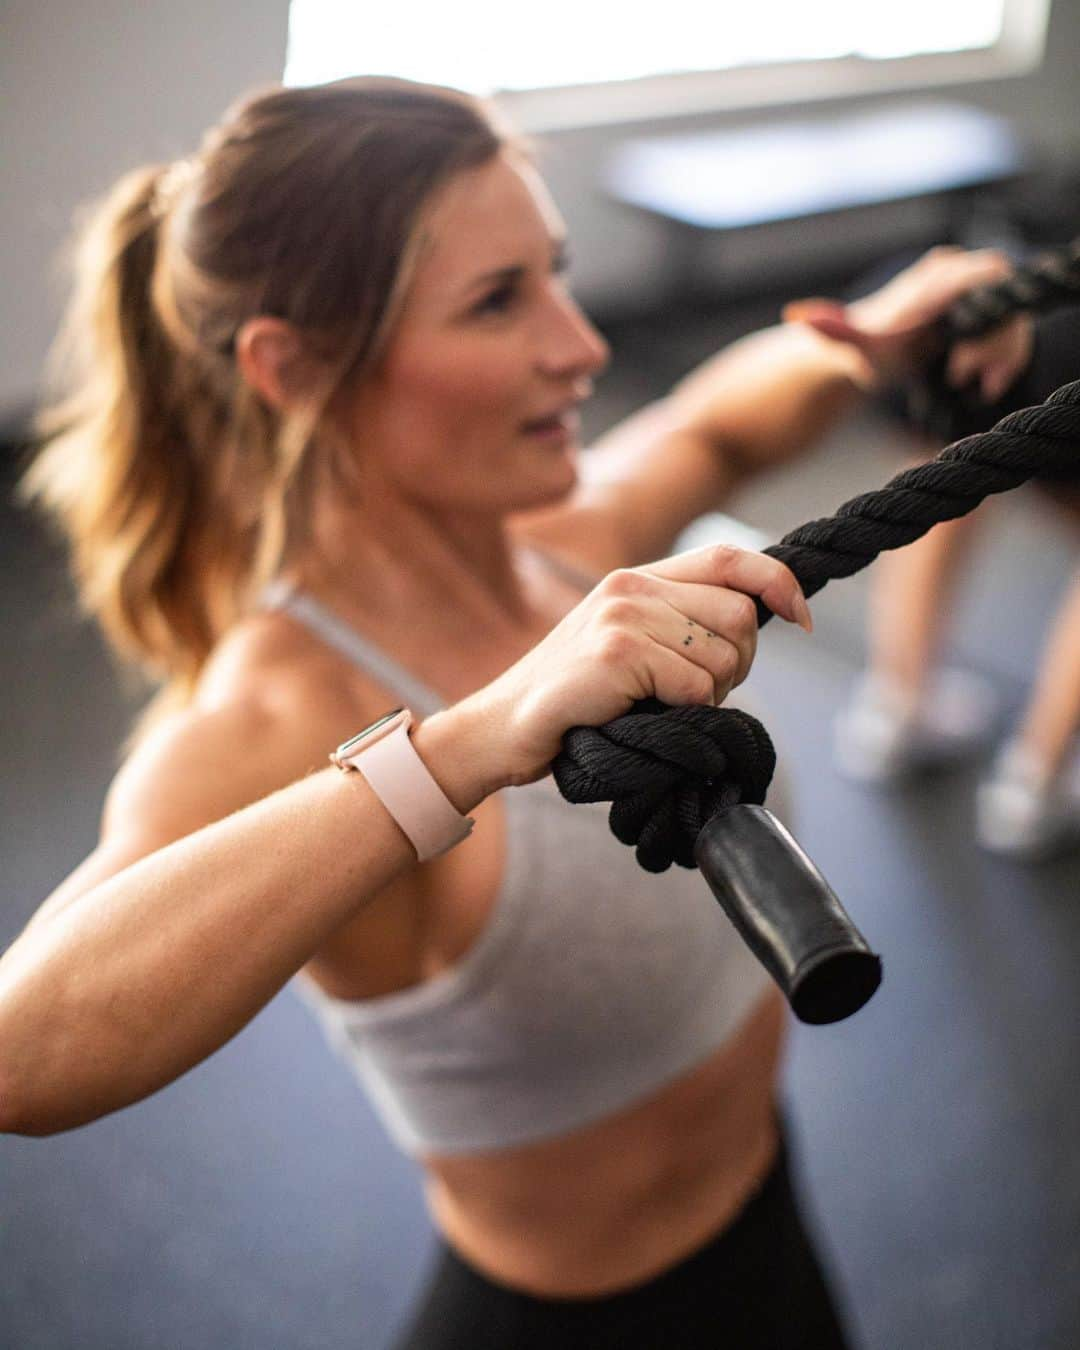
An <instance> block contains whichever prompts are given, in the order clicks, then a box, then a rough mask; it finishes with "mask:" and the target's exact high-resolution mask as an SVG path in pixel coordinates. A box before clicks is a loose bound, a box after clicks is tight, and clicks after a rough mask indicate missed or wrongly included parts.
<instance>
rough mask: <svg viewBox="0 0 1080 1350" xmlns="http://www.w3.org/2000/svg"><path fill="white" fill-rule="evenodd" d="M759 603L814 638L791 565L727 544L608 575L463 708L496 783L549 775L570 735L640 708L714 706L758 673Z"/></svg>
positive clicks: (527, 779) (520, 782)
mask: <svg viewBox="0 0 1080 1350" xmlns="http://www.w3.org/2000/svg"><path fill="white" fill-rule="evenodd" d="M755 596H760V597H761V599H762V600H763V601H764V602H765V604H766V605H768V607H769V608H770V609H771V610H772V611H773V612H774V613H775V614H778V615H779V616H780V617H781V618H784V619H787V620H789V621H790V622H792V623H798V624H800V625H801V626H802V627H803V628H805V629H806V630H807V632H809V631H810V628H811V621H810V611H809V609H808V607H807V604H806V598H805V597H804V595H803V593H802V589H801V587H800V586H799V583H798V582H797V581H796V579H795V575H794V573H792V572H791V570H790V569H789V568H787V567H786V566H785V565H784V564H783V563H781V562H778V561H777V560H776V559H775V558H770V557H768V556H766V555H765V554H763V553H753V552H750V551H747V550H744V549H738V548H732V547H728V546H726V545H713V546H710V547H707V548H699V549H693V550H691V551H689V552H687V553H680V554H676V555H675V556H674V557H670V558H664V559H661V560H660V561H659V562H655V563H649V564H648V565H647V566H644V567H634V568H621V569H619V570H617V571H614V572H611V573H610V574H609V575H608V576H606V577H605V578H604V580H603V581H601V582H600V584H599V585H598V586H596V587H594V588H593V590H592V591H590V593H589V594H588V595H587V596H586V597H585V599H584V600H582V601H581V603H580V604H579V605H577V606H576V607H575V608H574V609H573V610H571V611H570V613H569V614H568V615H567V616H566V617H565V618H564V619H563V620H562V622H561V623H559V624H558V625H557V626H556V627H555V628H554V629H552V631H551V632H550V633H549V634H548V635H547V637H546V638H544V639H543V641H542V642H540V643H538V644H537V646H536V647H534V648H533V649H532V651H530V652H529V653H528V654H527V655H526V656H524V657H522V659H521V660H520V661H518V662H517V663H516V664H515V665H513V666H511V667H510V669H509V670H507V671H505V672H504V673H503V674H502V675H500V676H499V677H498V679H496V680H494V681H493V682H492V683H491V684H489V685H486V686H485V687H484V688H483V689H481V690H479V691H478V692H477V693H476V694H474V695H472V696H471V697H470V698H469V699H468V700H466V702H468V703H470V704H473V705H475V706H474V711H476V712H477V713H478V714H480V715H479V716H478V717H477V719H476V724H477V725H478V726H483V727H484V728H485V729H486V735H485V738H484V739H485V742H486V747H485V751H486V753H487V754H490V755H491V756H492V757H493V759H494V761H495V764H496V765H497V768H496V769H495V772H494V774H493V777H494V778H495V780H496V781H498V782H499V783H500V785H518V784H522V783H531V782H534V781H535V780H536V779H538V778H542V777H543V776H544V775H545V774H546V773H547V772H548V770H549V768H550V765H551V761H552V760H553V759H554V758H555V756H556V755H557V754H558V752H559V749H560V746H561V742H562V737H563V735H564V734H565V732H566V731H567V730H568V729H569V728H570V727H573V726H601V725H602V724H603V723H605V722H609V721H611V720H612V719H613V718H616V717H620V716H622V714H624V713H625V712H627V711H628V710H629V709H630V707H631V706H632V704H633V703H635V702H636V701H637V700H638V699H644V698H649V697H656V698H658V699H661V700H663V702H665V703H669V704H675V705H677V704H690V703H695V704H713V705H715V704H718V703H721V702H723V700H724V699H725V698H726V697H727V695H728V693H729V692H730V691H731V690H732V689H733V688H735V686H736V685H739V684H741V683H742V681H743V680H744V679H745V678H746V675H747V672H748V671H749V669H750V665H751V662H752V661H753V659H754V653H755V650H756V647H757V630H758V624H757V614H756V611H755V607H754V602H753V597H755Z"/></svg>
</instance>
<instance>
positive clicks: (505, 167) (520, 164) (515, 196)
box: [415, 154, 565, 296]
mask: <svg viewBox="0 0 1080 1350" xmlns="http://www.w3.org/2000/svg"><path fill="white" fill-rule="evenodd" d="M424 233H425V235H426V239H425V247H424V249H423V252H422V255H421V257H420V259H419V265H418V267H417V272H416V277H415V281H416V287H417V289H418V290H419V289H421V288H423V289H424V290H431V291H432V292H435V291H437V292H439V293H441V294H442V295H444V296H447V295H450V296H452V294H453V293H460V292H461V291H462V290H465V291H467V290H468V288H469V286H470V284H471V283H472V282H473V280H474V279H478V278H479V277H482V276H483V275H484V274H485V273H486V272H489V271H492V270H495V269H499V268H508V267H513V266H515V265H523V264H529V263H530V262H531V261H532V260H533V258H534V257H535V255H536V252H537V249H538V247H539V249H540V250H542V251H543V253H544V254H545V255H546V254H547V252H548V251H549V247H550V242H551V241H552V240H553V239H554V240H558V239H561V238H562V237H563V235H564V233H565V226H564V224H563V221H562V217H561V216H560V214H559V211H558V208H557V207H556V206H555V203H554V202H553V201H552V199H551V195H550V193H549V192H548V190H547V188H546V187H545V185H544V182H543V179H542V178H541V177H540V175H539V173H537V171H536V169H535V168H533V166H532V165H531V164H529V163H528V162H526V161H524V160H522V159H520V158H517V157H513V158H512V157H510V156H507V155H505V154H502V155H498V156H497V157H496V158H495V159H493V160H491V161H490V162H489V163H487V164H483V165H481V166H479V167H478V168H475V169H467V170H465V171H464V172H462V173H461V174H459V175H457V177H455V178H454V179H452V180H451V182H450V183H448V184H447V185H446V187H445V188H444V189H443V191H442V193H441V194H440V196H439V198H438V199H437V201H436V202H435V204H434V207H433V209H432V211H431V214H430V216H429V218H428V221H427V224H426V227H425V231H424Z"/></svg>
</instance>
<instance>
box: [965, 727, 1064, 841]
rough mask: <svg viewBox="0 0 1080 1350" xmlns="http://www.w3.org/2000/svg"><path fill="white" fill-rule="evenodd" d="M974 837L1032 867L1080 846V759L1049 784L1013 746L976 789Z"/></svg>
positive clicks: (1021, 748) (1020, 751) (1027, 758)
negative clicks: (1035, 863) (1030, 863)
mask: <svg viewBox="0 0 1080 1350" xmlns="http://www.w3.org/2000/svg"><path fill="white" fill-rule="evenodd" d="M975 838H976V839H977V840H978V842H979V844H980V845H981V846H982V847H983V848H984V849H987V850H989V851H990V852H991V853H1000V854H1003V855H1005V856H1007V857H1012V858H1017V859H1025V860H1028V861H1032V862H1034V861H1038V860H1040V859H1044V858H1051V857H1055V856H1057V855H1058V854H1061V853H1065V852H1068V850H1069V849H1071V848H1075V847H1077V846H1080V756H1077V758H1076V761H1075V762H1074V763H1073V764H1072V765H1071V767H1070V768H1068V769H1066V770H1065V771H1064V772H1063V773H1061V774H1058V775H1057V777H1056V778H1054V779H1052V780H1050V781H1049V782H1047V781H1046V779H1045V774H1042V773H1040V771H1039V768H1038V766H1037V765H1036V764H1035V763H1033V762H1032V760H1031V757H1030V755H1029V754H1028V753H1027V752H1026V751H1025V750H1024V748H1023V747H1022V746H1020V745H1018V744H1017V743H1016V742H1015V741H1014V742H1010V743H1009V744H1008V745H1007V746H1006V747H1005V749H1004V750H1003V751H1002V753H1001V754H1000V755H999V757H998V760H997V762H996V764H995V766H994V771H993V773H992V774H991V776H990V777H989V778H988V779H987V780H986V781H985V782H983V783H981V784H980V785H979V787H978V789H977V790H976V794H975Z"/></svg>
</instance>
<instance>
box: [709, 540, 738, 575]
mask: <svg viewBox="0 0 1080 1350" xmlns="http://www.w3.org/2000/svg"><path fill="white" fill-rule="evenodd" d="M741 552H742V549H741V548H736V547H735V545H734V544H713V545H712V546H711V547H710V550H709V566H710V568H711V569H712V570H713V571H715V572H724V571H726V570H727V568H729V567H730V566H731V564H732V563H733V562H734V561H735V559H736V558H738V556H739V554H740V553H741Z"/></svg>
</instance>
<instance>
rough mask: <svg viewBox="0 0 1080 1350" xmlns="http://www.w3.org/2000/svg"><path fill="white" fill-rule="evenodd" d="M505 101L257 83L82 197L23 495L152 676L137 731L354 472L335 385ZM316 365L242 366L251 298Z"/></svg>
mask: <svg viewBox="0 0 1080 1350" xmlns="http://www.w3.org/2000/svg"><path fill="white" fill-rule="evenodd" d="M509 146H513V147H514V148H516V149H518V150H520V151H523V152H525V153H528V152H529V151H530V150H531V148H532V147H531V146H529V145H528V144H527V143H526V142H525V141H524V140H523V139H522V138H519V137H517V136H514V135H513V134H512V133H511V132H509V131H508V130H507V129H506V128H504V127H502V126H500V125H499V124H498V122H497V121H496V119H495V116H494V114H493V112H492V110H491V108H490V107H489V106H488V105H486V104H485V103H482V102H481V101H479V100H477V99H474V98H472V97H471V96H469V95H467V94H464V93H460V92H458V91H456V90H451V89H445V88H442V87H439V86H430V85H421V84H414V83H412V82H410V81H405V80H395V79H389V78H375V77H370V78H361V79H353V80H340V81H336V82H334V83H332V84H327V85H321V86H314V87H309V88H300V89H285V88H280V87H276V86H275V87H273V88H271V89H268V90H261V91H256V92H255V93H254V94H251V95H248V96H247V97H245V98H243V99H241V100H240V101H239V102H237V103H236V104H234V105H233V107H232V108H230V109H229V110H228V111H227V112H226V115H225V118H224V119H223V121H222V123H221V124H220V125H219V126H217V127H215V128H213V129H212V130H211V131H209V132H208V133H207V134H206V136H205V137H204V139H203V143H202V146H201V148H200V150H199V151H198V153H197V154H196V155H194V156H192V157H191V158H189V159H186V160H181V161H179V162H178V163H176V164H173V165H165V166H162V165H153V166H148V167H144V168H139V169H135V170H133V171H131V172H130V173H128V174H126V175H125V176H124V177H122V178H121V179H120V180H119V181H118V182H117V183H116V184H115V185H114V186H113V187H112V189H111V190H110V191H109V192H108V193H106V194H105V196H104V197H103V198H101V199H100V200H98V201H96V202H93V203H90V204H89V206H88V207H86V208H84V209H83V212H82V218H81V220H80V221H79V222H78V224H77V228H76V231H75V233H74V236H73V240H72V257H73V271H74V286H73V290H72V295H71V299H70V303H69V306H68V309H67V312H66V314H65V316H64V320H63V323H62V325H61V328H60V330H59V333H58V335H57V338H56V341H55V343H54V346H53V349H52V350H51V352H50V357H49V366H48V371H49V375H50V378H51V379H52V380H54V381H56V382H58V383H59V384H60V386H61V387H62V388H63V389H64V392H63V393H61V394H59V395H58V396H57V397H56V398H55V400H54V401H53V402H51V403H48V404H47V405H46V406H44V407H43V408H42V409H41V411H40V412H39V413H38V415H37V417H36V418H35V422H34V441H35V443H36V444H37V448H36V450H35V453H34V456H33V458H32V460H31V462H30V464H29V467H28V468H27V470H26V472H25V474H24V475H23V477H22V480H21V482H20V484H19V490H18V495H19V497H20V499H21V500H22V501H23V502H25V503H28V504H33V505H36V506H37V507H39V508H40V509H42V510H43V511H44V512H45V513H46V515H47V516H48V517H49V519H50V520H51V521H52V523H53V524H54V525H55V526H57V527H58V528H59V530H60V532H61V533H62V535H63V536H64V538H65V540H66V542H67V544H68V546H69V550H70V563H71V571H72V575H73V579H74V582H75V587H76V593H77V596H78V602H79V607H80V609H81V610H82V611H83V613H85V614H86V615H88V616H90V617H91V618H93V619H94V620H96V621H97V623H99V624H100V626H101V628H102V630H103V632H104V634H105V637H106V640H107V642H108V644H109V646H110V649H111V650H112V652H113V654H114V656H115V657H116V658H118V660H119V663H120V665H121V669H122V671H124V670H129V669H134V670H135V671H136V672H137V674H138V675H139V677H140V679H141V680H147V679H148V680H149V681H150V682H151V683H154V684H157V685H158V686H159V687H158V691H157V693H156V695H155V697H154V698H153V699H152V700H151V701H150V703H149V705H148V706H147V707H146V708H145V709H144V710H143V712H142V713H141V715H140V716H139V718H138V720H137V721H136V724H135V726H134V729H133V732H132V735H131V736H130V737H129V740H128V743H127V745H126V746H125V747H124V749H125V750H126V749H128V748H129V747H130V745H131V744H132V743H133V742H134V741H135V740H137V739H138V738H139V737H140V736H141V735H142V734H144V733H145V732H146V731H147V730H148V729H149V727H150V726H152V725H154V724H155V723H156V722H157V721H159V720H160V719H161V718H162V717H163V716H165V715H166V714H167V713H169V712H171V711H172V710H174V709H176V708H178V707H181V706H183V705H184V704H185V703H186V702H188V701H189V700H190V698H191V695H192V692H193V690H194V687H195V684H196V681H197V679H198V675H199V672H200V670H201V669H202V667H203V665H204V664H205V661H206V659H207V657H208V655H209V653H210V651H211V650H212V648H213V647H214V645H215V643H216V642H217V641H218V640H219V638H220V637H221V636H222V634H223V633H224V632H225V631H226V629H228V628H229V627H230V625H231V624H233V623H234V622H235V621H236V620H237V619H238V618H239V617H241V616H242V615H243V614H244V613H245V612H247V611H248V610H249V609H250V606H251V603H252V601H253V598H254V597H255V595H256V594H257V593H258V591H259V589H260V588H261V587H262V586H263V585H264V584H265V582H266V581H267V580H269V578H270V577H271V576H272V575H273V573H274V572H275V570H276V569H277V568H278V567H279V566H280V563H281V560H282V558H283V556H284V554H285V551H286V549H287V548H288V547H289V546H290V545H291V544H293V543H294V542H296V541H298V540H299V539H302V538H303V535H304V526H305V518H306V515H307V510H308V504H309V501H310V491H311V487H312V484H313V483H314V482H315V481H316V480H317V479H318V478H321V476H322V475H323V474H324V473H327V472H328V473H330V474H331V475H332V477H333V479H334V480H335V481H336V482H337V483H338V484H339V485H340V486H342V487H343V488H345V489H347V488H348V484H349V474H348V462H349V461H348V455H347V454H346V452H345V447H343V445H342V444H341V443H340V442H339V440H337V439H336V438H335V437H334V435H333V434H332V426H331V422H330V418H329V409H330V406H331V403H332V401H333V399H334V396H335V394H336V393H338V392H339V391H340V390H342V389H343V388H346V387H348V386H351V385H352V384H353V382H355V381H356V380H357V379H359V378H361V377H362V376H363V375H364V374H366V373H367V372H370V371H371V369H372V368H373V367H374V366H375V365H376V363H377V362H378V360H379V357H380V355H381V353H382V351H383V350H384V349H385V346H386V341H387V337H388V334H389V333H390V331H391V329H392V327H393V325H394V322H395V319H396V317H397V315H398V313H399V312H400V309H401V305H402V301H403V298H404V294H405V291H406V289H407V286H408V282H409V278H410V274H411V271H412V268H413V266H414V264H415V257H416V253H417V249H418V247H419V238H420V234H421V227H422V223H423V214H424V210H425V208H426V207H427V206H428V205H429V204H430V202H431V200H432V198H433V195H434V194H435V192H436V191H437V189H438V188H440V187H441V186H442V185H443V184H445V183H446V182H447V181H448V180H449V179H450V178H451V177H452V176H453V175H454V174H456V173H458V172H459V171H461V170H464V169H467V168H471V167H475V166H478V165H481V164H484V163H486V162H487V161H489V160H490V159H491V158H493V157H494V156H495V155H496V154H497V153H498V152H499V151H500V150H501V149H503V148H504V147H509ZM258 314H265V315H273V316H277V317H279V318H281V319H284V320H287V321H288V322H289V323H291V324H292V325H294V326H295V328H296V329H297V330H298V331H299V332H300V334H301V335H302V337H303V338H304V339H305V342H306V343H307V345H308V346H309V347H310V349H311V350H312V351H313V352H314V353H316V354H317V355H318V357H319V363H320V364H319V369H320V370H321V371H322V372H324V375H320V378H319V380H318V387H317V388H314V389H313V390H312V391H311V392H310V397H308V398H306V399H305V401H304V403H303V405H302V406H301V407H300V408H297V409H293V410H291V411H289V412H279V411H276V410H274V409H273V408H271V407H269V406H268V405H267V404H266V403H265V402H264V401H263V400H262V399H261V398H260V397H259V396H258V395H257V394H256V393H255V392H254V391H253V390H252V389H251V388H250V387H249V386H248V384H247V383H246V381H245V380H244V379H243V377H242V376H241V374H240V372H239V371H238V369H237V365H236V361H235V359H234V351H233V343H234V339H235V336H236V333H237V331H238V329H239V328H240V327H241V325H242V324H243V323H244V322H245V320H247V319H249V318H251V317H252V316H254V315H258Z"/></svg>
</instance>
